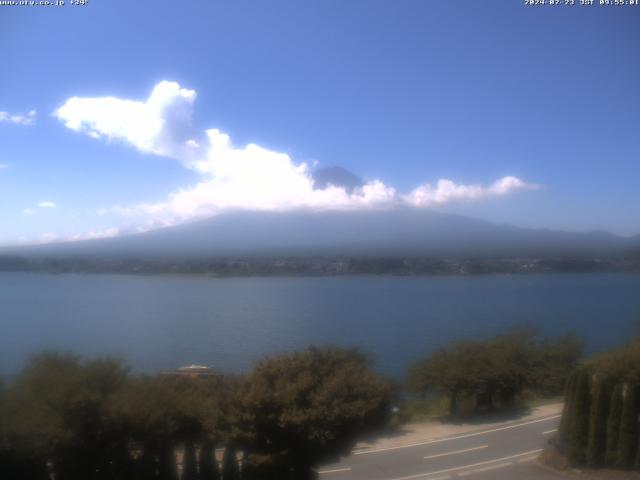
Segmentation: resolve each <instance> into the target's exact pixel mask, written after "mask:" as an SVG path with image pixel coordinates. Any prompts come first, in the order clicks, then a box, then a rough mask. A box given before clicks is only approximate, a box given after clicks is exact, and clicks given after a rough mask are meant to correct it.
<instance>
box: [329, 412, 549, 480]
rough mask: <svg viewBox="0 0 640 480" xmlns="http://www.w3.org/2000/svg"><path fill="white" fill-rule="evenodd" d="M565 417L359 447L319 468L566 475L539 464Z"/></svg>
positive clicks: (442, 477) (397, 476) (386, 478)
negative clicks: (351, 452)
mask: <svg viewBox="0 0 640 480" xmlns="http://www.w3.org/2000/svg"><path fill="white" fill-rule="evenodd" d="M559 418H560V416H559V415H557V414H556V415H550V416H545V417H542V418H535V419H530V420H526V421H520V422H518V421H516V422H509V423H506V424H504V425H502V426H497V427H493V428H488V429H486V430H480V431H475V432H471V433H466V434H460V435H455V436H450V437H445V438H440V439H435V440H429V441H425V442H417V443H411V444H406V445H400V444H399V445H395V446H392V447H387V448H371V449H368V450H360V451H355V453H353V454H351V455H350V456H349V457H346V458H345V459H343V460H342V461H341V462H339V463H336V464H332V465H325V466H323V467H322V468H320V469H318V471H319V473H320V478H321V479H322V480H356V479H357V480H413V479H425V480H449V479H455V478H466V477H469V478H473V479H478V480H484V479H497V480H498V479H522V480H537V479H540V480H546V479H555V478H561V477H560V476H559V475H556V474H554V473H553V472H550V471H548V470H546V469H542V468H541V467H539V466H538V465H536V459H537V458H538V455H539V454H540V452H541V451H542V449H543V448H544V446H545V445H546V442H547V439H548V438H549V437H550V436H551V435H552V434H553V433H554V432H555V431H556V428H557V424H558V421H559Z"/></svg>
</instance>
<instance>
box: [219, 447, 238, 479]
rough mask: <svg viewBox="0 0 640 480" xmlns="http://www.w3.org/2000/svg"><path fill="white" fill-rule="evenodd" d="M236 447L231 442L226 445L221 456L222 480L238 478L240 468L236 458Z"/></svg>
mask: <svg viewBox="0 0 640 480" xmlns="http://www.w3.org/2000/svg"><path fill="white" fill-rule="evenodd" d="M236 453H237V452H236V448H235V447H234V446H233V444H229V445H227V447H226V448H225V449H224V454H223V456H222V478H223V480H238V479H239V478H240V469H239V468H238V460H237V458H236Z"/></svg>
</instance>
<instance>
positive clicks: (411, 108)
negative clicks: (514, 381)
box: [0, 0, 640, 244]
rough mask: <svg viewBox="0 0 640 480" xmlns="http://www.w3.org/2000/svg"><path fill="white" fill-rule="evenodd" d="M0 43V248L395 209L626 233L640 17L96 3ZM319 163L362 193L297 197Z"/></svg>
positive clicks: (30, 24) (565, 10) (6, 32)
mask: <svg viewBox="0 0 640 480" xmlns="http://www.w3.org/2000/svg"><path fill="white" fill-rule="evenodd" d="M0 44H1V45H2V56H1V57H0V65H1V69H2V76H1V77H0V78H1V82H2V89H1V90H0V165H2V167H0V220H1V225H2V227H1V229H0V243H2V244H7V243H17V242H25V241H26V242H31V241H42V240H48V239H53V238H55V239H71V238H87V237H88V236H91V235H95V236H100V235H111V234H116V233H123V232H128V231H139V230H141V229H146V228H153V227H157V226H161V225H169V224H173V223H179V222H181V221H187V220H191V219H193V218H200V217H203V216H207V215H213V214H217V213H220V212H222V211H225V210H226V209H234V208H262V209H286V208H289V207H290V208H310V209H317V208H387V207H389V206H390V205H397V204H409V205H411V206H415V207H416V208H437V209H439V210H443V211H451V212H456V213H461V214H468V215H473V216H477V217H480V218H485V219H489V220H492V221H496V222H508V223H513V224H516V225H521V226H531V227H548V228H559V229H565V230H592V229H606V230H610V231H613V232H616V233H620V234H625V235H628V234H637V233H640V215H638V214H637V205H638V204H639V203H640V189H638V188H637V183H638V179H639V178H640V87H639V85H640V78H639V77H640V55H638V51H637V48H638V45H640V7H629V6H626V7H600V6H594V7H581V6H574V7H565V6H557V7H550V6H545V7H527V6H524V5H523V2H520V1H513V2H505V1H489V0H483V1H473V0H467V1H464V0H462V1H458V2H447V1H438V2H436V1H424V0H419V1H401V2H397V1H384V2H383V1H373V0H369V1H355V0H350V1H348V2H345V1H342V0H340V1H338V0H335V1H304V2H300V1H295V2H293V1H292V2H281V1H269V2H262V1H260V2H256V1H254V2H248V1H239V0H235V1H224V2H221V1H191V2H169V1H158V0H155V1H146V0H138V1H136V2H130V1H128V2H125V1H120V0H110V1H108V2H107V1H104V0H100V1H98V0H89V3H88V4H87V5H86V6H71V5H68V4H67V5H65V6H64V7H35V6H34V7H26V6H25V7H21V6H15V7H0ZM163 82H164V83H163ZM170 82H173V83H170ZM154 89H156V90H154ZM154 91H155V92H156V94H157V95H156V99H157V101H155V102H156V103H153V101H150V100H149V98H150V96H151V94H152V92H154ZM74 97H75V98H76V102H75V103H74V102H71V103H69V102H70V99H72V98H74ZM125 100H128V101H131V102H130V103H126V102H125ZM133 102H135V103H133ZM150 102H151V103H150ZM153 105H156V107H157V108H156V107H153ZM62 107H66V108H62ZM129 107H130V108H129ZM154 108H155V110H154ZM34 110H35V111H36V113H35V115H32V116H30V115H29V112H31V111H34ZM132 112H134V113H135V112H138V113H140V117H139V120H140V122H142V123H144V124H145V125H147V124H149V125H154V124H155V123H154V122H157V124H158V125H163V127H162V128H160V127H158V129H156V130H154V131H150V132H146V133H145V132H141V131H140V130H139V126H138V125H137V123H136V122H135V121H133V120H132V118H134V117H135V119H138V117H136V116H135V115H137V113H136V114H135V115H134V114H133V113H132ZM145 128H146V127H145ZM211 129H217V130H216V131H215V133H212V132H213V130H211ZM207 131H208V132H209V134H207V133H205V132H207ZM225 135H227V136H228V138H227V137H226V136H225ZM187 141H193V142H195V143H194V144H193V145H196V144H197V145H198V147H197V149H196V150H197V151H194V152H190V153H185V152H186V150H185V148H186V147H185V145H186V142H187ZM216 142H217V143H216ZM248 144H254V145H256V147H255V148H254V149H251V148H249V149H247V148H245V146H246V145H248ZM215 145H217V147H215ZM303 164H304V165H306V166H307V169H306V170H305V169H304V165H303ZM333 165H340V166H343V167H345V168H347V169H349V170H351V171H353V172H355V173H357V174H359V175H361V176H362V177H363V178H364V179H365V180H366V181H367V182H368V183H367V186H368V187H369V190H367V191H364V192H359V193H357V194H355V196H349V195H346V194H345V192H340V191H339V189H333V190H332V191H327V192H309V191H308V188H307V187H308V185H307V184H306V183H305V182H306V180H305V179H307V178H308V176H309V175H310V171H311V170H312V169H313V168H315V167H316V166H333ZM439 180H443V181H445V183H440V184H439V183H438V181H439ZM46 202H49V203H46Z"/></svg>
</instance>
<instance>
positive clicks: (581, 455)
mask: <svg viewBox="0 0 640 480" xmlns="http://www.w3.org/2000/svg"><path fill="white" fill-rule="evenodd" d="M590 389H591V373H590V372H589V370H587V369H586V368H582V369H580V371H579V373H578V377H577V378H576V385H575V393H574V395H575V396H574V399H573V405H572V409H573V415H572V418H571V431H570V434H569V442H570V448H569V458H570V459H571V461H572V462H573V463H575V464H579V465H581V464H584V463H585V462H586V449H587V440H588V438H589V409H590V403H591V398H590V397H591V395H590Z"/></svg>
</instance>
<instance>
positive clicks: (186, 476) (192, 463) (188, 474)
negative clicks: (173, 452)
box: [180, 441, 199, 480]
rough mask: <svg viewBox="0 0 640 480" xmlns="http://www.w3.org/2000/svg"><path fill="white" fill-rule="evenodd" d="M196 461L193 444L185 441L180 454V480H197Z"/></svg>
mask: <svg viewBox="0 0 640 480" xmlns="http://www.w3.org/2000/svg"><path fill="white" fill-rule="evenodd" d="M198 478H199V476H198V459H197V458H196V449H195V447H194V445H193V442H191V441H187V442H186V443H185V445H184V451H183V454H182V476H181V477H180V479H181V480H198Z"/></svg>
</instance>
